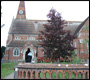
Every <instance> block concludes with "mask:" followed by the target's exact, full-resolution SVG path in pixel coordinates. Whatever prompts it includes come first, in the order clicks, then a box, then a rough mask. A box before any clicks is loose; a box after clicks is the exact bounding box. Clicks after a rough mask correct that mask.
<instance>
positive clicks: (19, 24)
mask: <svg viewBox="0 0 90 80" xmlns="http://www.w3.org/2000/svg"><path fill="white" fill-rule="evenodd" d="M46 22H47V21H46V20H23V19H21V20H20V19H15V20H14V21H13V24H12V25H11V29H10V31H9V33H11V34H33V33H34V34H40V32H39V31H42V30H44V26H43V24H45V23H46ZM68 22H69V23H71V24H70V25H69V26H67V27H65V28H64V29H66V30H71V32H72V33H71V34H74V32H75V30H76V28H77V27H78V24H74V25H73V23H78V22H79V23H80V21H68Z"/></svg>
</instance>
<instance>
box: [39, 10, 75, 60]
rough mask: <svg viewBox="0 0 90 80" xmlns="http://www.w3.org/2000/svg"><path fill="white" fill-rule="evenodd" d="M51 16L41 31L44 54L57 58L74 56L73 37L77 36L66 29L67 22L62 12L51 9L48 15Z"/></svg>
mask: <svg viewBox="0 0 90 80" xmlns="http://www.w3.org/2000/svg"><path fill="white" fill-rule="evenodd" d="M47 17H48V18H49V19H48V20H47V21H48V23H47V24H44V28H45V30H44V31H40V32H41V34H42V35H41V37H42V38H40V39H42V43H41V44H40V45H41V46H42V47H43V51H44V55H46V56H47V57H51V61H52V59H53V58H55V59H56V60H57V59H59V60H60V57H62V58H66V57H68V56H72V51H74V49H75V48H74V47H73V46H72V45H73V39H74V38H75V36H72V35H71V34H70V31H69V30H64V29H63V27H64V24H66V22H65V21H64V20H63V19H62V17H61V14H60V13H59V12H57V11H56V10H55V9H51V10H50V12H49V14H48V15H47Z"/></svg>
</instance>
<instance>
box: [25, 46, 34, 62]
mask: <svg viewBox="0 0 90 80" xmlns="http://www.w3.org/2000/svg"><path fill="white" fill-rule="evenodd" d="M28 48H30V50H31V52H32V53H33V56H32V60H34V50H33V48H32V47H31V46H27V47H26V48H25V49H24V51H23V60H24V61H25V53H26V51H27V49H28Z"/></svg>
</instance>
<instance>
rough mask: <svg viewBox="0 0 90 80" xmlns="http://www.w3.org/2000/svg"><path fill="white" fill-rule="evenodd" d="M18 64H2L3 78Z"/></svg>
mask: <svg viewBox="0 0 90 80" xmlns="http://www.w3.org/2000/svg"><path fill="white" fill-rule="evenodd" d="M16 65H17V63H16V62H9V63H3V64H1V79H3V78H4V77H5V76H8V75H9V74H11V73H12V72H14V67H15V66H16Z"/></svg>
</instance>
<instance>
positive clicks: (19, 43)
mask: <svg viewBox="0 0 90 80" xmlns="http://www.w3.org/2000/svg"><path fill="white" fill-rule="evenodd" d="M27 42H28V41H19V40H18V41H17V40H13V41H11V42H10V43H9V45H7V47H23V46H25V44H26V43H27ZM30 43H32V44H33V45H34V46H35V47H37V46H38V47H40V45H39V43H40V42H39V41H30Z"/></svg>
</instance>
